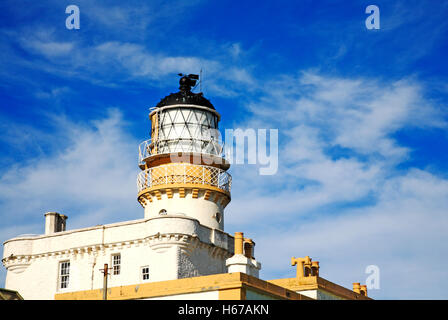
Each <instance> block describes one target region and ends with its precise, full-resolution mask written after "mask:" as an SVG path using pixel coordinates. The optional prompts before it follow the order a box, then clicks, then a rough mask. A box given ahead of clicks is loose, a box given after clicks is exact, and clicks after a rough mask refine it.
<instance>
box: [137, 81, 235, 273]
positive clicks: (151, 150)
mask: <svg viewBox="0 0 448 320" xmlns="http://www.w3.org/2000/svg"><path fill="white" fill-rule="evenodd" d="M180 75H181V76H182V77H181V79H180V81H179V83H180V88H179V89H180V91H179V92H177V93H172V94H170V95H168V96H166V97H165V98H163V99H162V100H161V101H160V102H159V103H158V104H157V105H156V107H155V108H152V109H151V112H150V114H149V118H150V120H151V139H149V140H147V141H144V142H142V143H141V144H140V146H139V166H140V168H141V169H142V171H141V172H140V174H139V175H138V178H137V186H138V201H139V202H140V204H141V205H142V206H143V208H144V210H145V219H151V220H153V219H160V223H159V227H160V232H161V233H160V234H161V236H159V237H158V238H157V237H154V239H151V241H150V246H151V248H152V249H153V250H155V251H156V252H158V253H160V255H159V256H158V258H157V259H153V261H154V265H153V266H152V270H153V272H156V273H159V274H160V277H158V278H161V279H169V278H182V277H191V276H196V275H204V274H213V273H223V272H226V264H225V260H226V259H227V258H228V257H229V256H231V254H232V251H233V250H232V249H233V248H230V247H229V246H227V243H229V242H230V241H229V240H231V238H230V236H229V235H227V234H226V233H225V232H223V230H224V208H225V207H226V206H227V204H228V203H229V202H230V187H231V183H232V178H231V176H230V174H229V173H227V169H228V168H229V166H230V165H229V163H228V162H227V161H225V159H224V157H223V147H222V143H221V142H220V139H219V131H218V122H219V120H220V115H219V113H218V112H217V111H216V110H215V108H214V107H213V105H212V104H211V103H210V101H209V100H207V99H206V98H205V97H204V96H203V94H202V93H193V92H192V91H191V88H192V87H193V86H194V85H195V84H196V81H197V80H198V76H197V75H182V74H180ZM187 221H189V222H190V224H191V222H192V221H195V223H196V225H195V226H194V230H183V229H182V228H184V227H185V226H184V224H185V223H186V222H187ZM204 232H205V233H207V234H210V236H211V237H213V239H211V242H212V243H213V244H214V246H212V247H210V246H201V245H200V244H199V243H197V242H195V241H192V237H193V238H194V237H196V238H195V239H197V240H199V238H200V236H199V234H200V233H204ZM205 233H204V234H205ZM162 234H164V235H162ZM167 234H168V235H167ZM169 235H176V236H174V237H171V238H170V236H169ZM182 237H183V240H179V239H181V238H182ZM182 241H183V242H182ZM219 242H225V243H226V246H224V247H228V248H229V249H230V250H226V251H223V250H222V249H219V247H220V246H219V245H218V246H216V244H217V243H219ZM173 248H175V249H174V250H172V249H173ZM176 248H177V251H178V252H176ZM201 248H202V249H205V251H204V250H202V249H201ZM170 250H171V253H170ZM161 260H165V261H166V263H160V261H161ZM168 265H169V266H173V267H174V269H175V270H172V271H173V272H174V274H171V275H168V274H166V267H167V266H168Z"/></svg>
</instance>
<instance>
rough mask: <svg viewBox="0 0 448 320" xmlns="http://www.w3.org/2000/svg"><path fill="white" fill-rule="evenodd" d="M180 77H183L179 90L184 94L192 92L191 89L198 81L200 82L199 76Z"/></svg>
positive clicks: (182, 75)
mask: <svg viewBox="0 0 448 320" xmlns="http://www.w3.org/2000/svg"><path fill="white" fill-rule="evenodd" d="M178 75H179V76H181V77H182V78H180V80H179V84H180V87H179V89H180V91H182V92H190V91H191V87H194V86H195V85H196V81H197V80H199V75H197V74H189V75H186V74H182V73H179V74H178Z"/></svg>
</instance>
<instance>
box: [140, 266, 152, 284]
mask: <svg viewBox="0 0 448 320" xmlns="http://www.w3.org/2000/svg"><path fill="white" fill-rule="evenodd" d="M145 269H148V272H147V273H145V272H144V270H145ZM145 275H147V276H148V278H147V279H145ZM140 279H141V280H142V281H149V280H150V277H149V266H143V267H140Z"/></svg>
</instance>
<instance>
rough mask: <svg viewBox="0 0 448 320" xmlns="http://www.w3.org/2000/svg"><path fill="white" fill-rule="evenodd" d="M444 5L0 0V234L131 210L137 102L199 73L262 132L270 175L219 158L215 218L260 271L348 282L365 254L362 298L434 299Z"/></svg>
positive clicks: (234, 121) (442, 169) (133, 214)
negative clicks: (268, 139) (48, 219)
mask: <svg viewBox="0 0 448 320" xmlns="http://www.w3.org/2000/svg"><path fill="white" fill-rule="evenodd" d="M69 4H76V5H77V6H78V7H79V8H80V17H81V27H80V29H79V30H68V29H66V27H65V19H66V17H67V16H68V15H67V14H66V13H65V8H66V6H68V5H69ZM370 4H375V5H377V6H378V7H379V9H380V17H381V28H380V30H368V29H366V27H365V23H364V21H365V19H366V18H367V16H368V15H367V14H365V8H366V7H367V6H368V5H370ZM447 16H448V1H441V0H440V1H439V0H438V1H409V0H408V1H374V2H371V1H347V0H344V1H342V0H341V1H339V0H334V1H330V0H326V1H300V2H293V1H263V2H259V1H244V2H242V1H239V2H236V1H219V2H218V1H213V2H212V1H208V2H206V1H170V2H167V1H126V2H123V1H75V2H66V3H65V2H63V1H60V0H58V1H56V0H54V1H39V2H38V3H30V2H29V1H18V0H15V1H8V0H7V1H2V2H1V4H0V25H1V29H0V57H1V61H2V68H1V69H0V132H1V135H0V221H1V222H0V241H2V242H3V241H5V240H6V239H9V238H11V237H14V236H16V235H19V234H24V233H33V234H40V233H43V231H44V217H43V214H44V213H45V212H47V211H58V212H61V213H64V214H66V215H68V216H69V220H68V228H70V229H72V228H80V227H87V226H91V225H96V224H105V223H112V222H117V221H125V220H130V219H139V218H142V217H143V209H142V208H141V207H140V206H139V204H138V203H137V201H136V193H137V191H136V185H135V181H136V176H137V174H138V171H139V169H138V167H137V145H138V143H139V142H141V141H143V140H145V139H147V138H148V137H149V129H150V127H149V125H150V123H149V120H148V108H149V107H152V106H154V105H155V104H156V103H157V102H158V101H159V100H160V99H161V98H162V97H164V96H165V95H167V94H169V93H171V92H176V91H177V87H178V84H177V79H178V77H177V75H176V74H177V73H179V72H183V73H199V71H200V69H203V74H204V81H203V91H204V93H205V95H206V97H207V98H209V99H210V100H211V101H212V102H213V104H214V105H215V107H216V108H217V110H218V111H219V112H220V113H221V116H222V120H221V123H220V127H221V129H225V128H255V129H257V128H267V129H269V128H274V129H278V130H279V170H278V172H277V174H276V175H273V176H260V175H259V174H258V168H257V165H234V166H233V167H232V168H231V169H230V173H231V174H232V176H233V190H232V202H231V204H230V205H229V206H228V207H227V210H226V216H225V221H226V231H227V232H229V233H233V232H235V231H244V232H245V234H246V235H247V236H249V237H252V238H253V239H254V240H255V242H256V249H255V254H256V257H257V259H259V260H260V261H261V263H262V266H263V269H262V272H261V277H262V278H263V279H273V278H280V277H293V276H294V274H295V271H294V269H293V268H292V267H291V266H290V263H289V262H290V258H291V256H296V257H297V256H305V255H309V256H311V257H312V258H313V259H314V260H319V261H320V264H321V274H322V276H323V277H325V278H327V279H329V280H331V281H334V282H336V283H339V284H342V285H344V286H346V287H349V288H350V287H351V283H352V282H365V279H366V278H367V276H368V275H367V274H366V273H365V269H366V267H367V266H368V265H377V266H378V267H379V268H380V272H381V273H380V275H381V277H380V289H379V290H370V292H369V294H370V295H371V296H372V297H374V298H378V299H427V298H431V299H437V298H444V299H446V298H448V291H447V289H446V288H447V287H448V277H447V272H446V265H447V263H448V258H447V256H446V252H447V249H448V247H447V243H448V236H447V230H448V218H447V216H446V214H447V211H448V152H447V150H448V135H447V127H448V122H447V121H448V115H447V107H446V104H447V101H448V82H447V76H448V62H447V59H446V53H447V52H448V41H447V39H448V22H447V21H446V17H447ZM5 275H6V271H5V269H4V267H1V268H0V287H2V286H4V277H5Z"/></svg>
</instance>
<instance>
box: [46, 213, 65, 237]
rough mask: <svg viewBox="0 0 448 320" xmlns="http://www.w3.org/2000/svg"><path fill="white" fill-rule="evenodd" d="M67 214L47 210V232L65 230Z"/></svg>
mask: <svg viewBox="0 0 448 320" xmlns="http://www.w3.org/2000/svg"><path fill="white" fill-rule="evenodd" d="M67 218H68V217H67V216H65V215H63V214H60V213H57V212H47V213H46V214H45V234H46V235H47V234H53V233H55V232H61V231H65V226H66V220H67Z"/></svg>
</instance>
